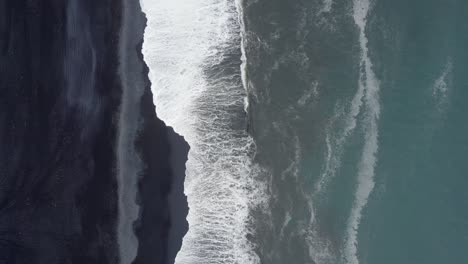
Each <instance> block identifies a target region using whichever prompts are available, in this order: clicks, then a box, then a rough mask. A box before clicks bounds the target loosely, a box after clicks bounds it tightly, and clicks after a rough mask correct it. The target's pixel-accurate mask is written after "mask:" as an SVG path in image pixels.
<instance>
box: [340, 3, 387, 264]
mask: <svg viewBox="0 0 468 264" xmlns="http://www.w3.org/2000/svg"><path fill="white" fill-rule="evenodd" d="M369 9H370V2H369V0H354V6H353V18H354V22H355V24H356V25H357V27H358V29H359V44H360V48H361V61H360V66H361V71H360V76H359V87H360V89H361V87H363V88H364V89H365V91H364V93H365V120H364V124H363V126H364V131H365V142H364V146H363V151H362V156H361V161H360V163H359V166H358V178H357V189H356V192H355V198H354V203H353V207H352V209H351V215H350V217H349V219H348V227H347V237H346V242H345V251H344V254H345V256H344V257H345V260H346V262H347V263H350V264H358V263H359V259H358V256H357V251H358V241H357V235H358V228H359V224H360V222H361V218H362V211H363V209H364V208H365V206H366V205H367V201H368V199H369V195H370V194H371V192H372V190H373V188H374V185H375V183H374V173H375V165H376V163H377V157H376V154H377V150H378V119H379V116H380V103H379V86H380V84H379V81H378V80H377V77H376V76H375V73H374V71H373V69H372V67H373V66H372V62H371V59H370V57H369V50H368V47H367V43H368V39H367V36H366V32H365V31H366V25H367V17H368V13H369Z"/></svg>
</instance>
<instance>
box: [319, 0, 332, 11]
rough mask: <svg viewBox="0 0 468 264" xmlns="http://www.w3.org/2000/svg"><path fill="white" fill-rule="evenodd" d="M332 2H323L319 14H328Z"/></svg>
mask: <svg viewBox="0 0 468 264" xmlns="http://www.w3.org/2000/svg"><path fill="white" fill-rule="evenodd" d="M332 6H333V0H323V3H322V8H321V9H320V13H328V12H330V11H331V10H332Z"/></svg>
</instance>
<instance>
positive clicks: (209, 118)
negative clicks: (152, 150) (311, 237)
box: [142, 0, 261, 264]
mask: <svg viewBox="0 0 468 264" xmlns="http://www.w3.org/2000/svg"><path fill="white" fill-rule="evenodd" d="M236 4H237V3H236V2H234V1H228V0H154V1H153V0H151V1H150V0H142V7H143V11H144V12H145V13H146V15H147V18H148V25H147V28H146V31H145V41H144V45H143V54H144V59H145V61H146V63H147V64H148V66H149V68H150V80H151V82H152V91H153V94H154V102H155V105H156V111H157V115H158V117H159V118H161V119H162V120H163V121H164V122H165V123H166V124H167V125H169V126H171V127H173V128H174V130H175V131H176V132H177V133H179V134H180V135H182V136H183V137H184V138H185V140H186V141H187V142H188V143H189V145H190V152H189V158H188V161H187V164H186V167H187V169H186V179H185V194H186V195H187V199H188V204H189V208H190V209H189V214H188V216H187V220H188V222H189V231H188V233H187V234H186V236H185V237H184V240H183V244H182V248H181V250H180V252H179V253H178V255H177V258H176V263H191V264H192V263H203V264H208V263H242V264H244V263H245V264H248V263H258V262H259V260H258V257H257V255H256V254H255V253H254V251H253V247H252V245H251V243H250V242H249V241H248V239H247V235H248V233H249V232H250V230H249V221H250V217H249V214H250V209H251V208H252V207H253V206H255V203H256V202H258V201H259V199H257V198H258V197H260V196H261V195H258V190H259V186H258V183H257V182H256V181H255V180H254V175H255V174H256V168H255V166H254V165H253V163H252V156H253V155H254V151H255V145H254V142H253V139H252V138H251V137H250V136H249V135H248V133H247V132H246V113H245V111H244V108H247V104H246V100H245V97H246V91H245V89H244V87H245V79H246V73H245V60H246V58H245V56H243V55H242V52H241V51H242V41H241V32H240V30H241V25H242V21H241V19H240V18H242V16H241V14H239V13H238V11H239V10H240V9H239V6H238V5H237V6H236ZM241 59H242V61H244V64H242V65H244V66H241ZM241 69H242V70H241ZM243 83H244V85H243Z"/></svg>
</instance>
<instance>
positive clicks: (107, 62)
mask: <svg viewBox="0 0 468 264" xmlns="http://www.w3.org/2000/svg"><path fill="white" fill-rule="evenodd" d="M125 3H126V4H127V6H128V5H130V6H131V5H133V7H138V8H132V9H131V12H135V13H133V14H132V13H130V15H129V16H128V17H129V18H133V17H134V18H135V19H143V18H142V17H143V14H142V13H141V11H139V4H138V1H137V0H127V1H126V2H125ZM123 6H124V5H122V3H121V2H120V1H113V0H80V1H78V0H68V1H61V0H41V1H39V0H34V1H26V0H4V1H1V2H0V263H28V264H33V263H48V264H53V263H57V264H58V263H60V264H62V263H80V264H81V263H87V264H91V263H99V264H103V263H119V259H120V258H121V255H122V254H121V253H122V252H120V251H121V249H120V247H119V244H118V234H117V229H118V226H119V223H118V221H119V220H122V219H119V215H120V214H119V208H121V206H120V205H119V197H120V196H119V193H118V192H119V190H122V189H119V188H118V186H119V181H118V178H117V175H118V169H119V168H120V167H121V166H120V164H118V163H119V159H118V158H117V156H118V153H117V152H118V150H119V145H118V143H117V142H118V139H119V135H120V139H122V137H126V136H128V137H129V138H125V141H126V142H134V144H133V145H132V146H131V147H132V149H134V150H135V151H133V150H130V151H128V152H127V154H126V155H127V156H125V158H128V159H126V160H130V161H133V160H139V161H140V162H141V163H138V164H135V167H137V166H140V167H141V168H140V170H139V173H138V174H136V175H124V176H125V177H137V179H136V180H135V182H138V185H136V186H135V188H138V192H139V194H138V201H137V202H138V204H139V205H140V206H141V208H138V209H139V210H140V215H139V219H138V221H136V222H135V223H134V224H133V227H134V229H135V231H136V237H137V238H138V244H137V245H135V247H138V256H137V257H136V259H135V261H134V262H133V263H171V261H172V258H173V257H174V256H173V252H175V251H176V250H174V248H177V247H180V243H181V239H182V236H183V235H184V234H185V232H186V228H187V227H186V222H185V216H186V214H187V204H186V200H185V196H183V186H182V182H183V180H182V181H181V180H180V179H183V173H184V169H183V168H182V167H183V164H184V163H185V160H186V157H187V151H188V146H187V145H186V143H185V142H184V141H183V139H182V138H180V137H178V136H176V135H175V134H174V132H173V131H172V130H171V129H168V128H167V127H166V126H165V125H164V123H163V122H161V121H160V120H159V119H158V118H157V117H156V114H155V111H154V105H153V102H152V94H151V91H150V83H149V81H148V79H147V70H146V66H144V63H143V61H142V56H141V41H142V39H143V35H142V34H143V28H142V27H144V24H143V25H138V23H133V24H132V25H133V26H138V27H140V28H133V29H132V28H130V30H134V32H137V33H138V34H140V37H139V39H138V40H133V41H131V42H128V43H133V42H135V43H139V45H135V46H133V47H129V49H128V50H127V52H128V56H127V57H125V58H122V57H121V47H120V46H119V45H121V43H122V42H121V41H120V40H121V38H125V37H128V36H122V35H121V32H122V23H123V20H122V14H123V11H124V10H123ZM127 58H133V60H135V61H139V62H140V63H141V64H142V68H143V69H144V70H142V71H141V72H139V73H138V74H136V75H134V76H137V77H136V78H139V81H140V82H141V83H142V84H144V87H142V89H143V90H144V92H143V94H142V97H141V98H140V99H139V100H137V101H135V102H134V104H133V105H130V106H131V107H130V108H129V109H131V111H133V112H135V113H137V114H136V117H137V118H138V119H137V120H136V124H137V126H138V127H135V128H134V129H135V131H136V132H137V133H135V134H132V133H129V134H126V133H124V134H122V133H121V132H122V127H121V126H122V124H125V120H124V121H122V119H121V118H122V115H121V109H122V103H123V102H124V101H125V100H126V98H125V97H124V96H125V93H124V89H125V88H128V87H124V85H123V83H122V76H121V74H120V72H119V67H120V66H121V65H123V64H125V63H127V62H126V61H125V60H126V59H127ZM129 92H131V91H127V94H129ZM119 132H120V133H121V134H119ZM171 153H172V154H171ZM121 157H122V156H121ZM171 165H176V166H182V167H177V168H171ZM175 179H177V180H175ZM171 190H173V192H172V195H173V196H174V195H175V197H178V198H177V199H172V200H171V201H173V202H172V203H169V200H168V195H169V193H171ZM135 199H137V197H135ZM174 201H175V202H174ZM131 202H133V201H131ZM169 205H171V206H172V208H170V207H169ZM171 212H177V216H178V217H179V218H180V217H183V219H182V220H181V219H177V220H174V219H173V214H174V213H172V214H171ZM169 241H172V242H171V245H170V246H168V245H169ZM174 241H176V242H175V243H174ZM168 252H169V253H168Z"/></svg>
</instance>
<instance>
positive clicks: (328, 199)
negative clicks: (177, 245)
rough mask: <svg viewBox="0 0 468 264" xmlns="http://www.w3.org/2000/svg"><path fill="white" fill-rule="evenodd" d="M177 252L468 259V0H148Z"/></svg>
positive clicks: (272, 263)
mask: <svg viewBox="0 0 468 264" xmlns="http://www.w3.org/2000/svg"><path fill="white" fill-rule="evenodd" d="M142 6H143V10H144V12H145V13H146V15H147V18H148V26H147V28H146V32H145V43H144V45H143V53H144V57H145V61H146V63H147V64H148V66H149V68H150V79H151V81H152V90H153V93H154V101H155V104H156V111H157V114H158V116H159V117H160V118H161V119H162V120H164V121H165V122H166V123H167V124H168V125H170V126H172V127H174V129H175V131H176V132H178V133H179V134H181V135H182V136H184V137H185V139H186V140H187V142H188V143H189V145H190V147H191V150H190V152H189V161H188V163H187V171H186V180H185V193H186V195H187V198H188V203H189V207H190V211H189V215H188V217H187V220H188V222H189V231H188V233H187V235H186V236H185V238H184V241H183V245H182V248H181V250H180V252H179V254H178V256H177V259H176V263H240V264H249V263H266V264H284V263H291V264H296V263H297V264H302V263H317V264H319V263H325V264H327V263H332V264H333V263H349V264H357V263H370V264H373V263H378V264H385V263H400V264H404V263H408V264H409V263H468V251H467V250H466V249H467V247H468V211H467V208H468V192H466V191H465V188H466V186H468V176H467V171H468V163H467V162H466V161H465V159H466V157H467V156H468V138H467V136H466V135H468V124H467V122H466V117H465V115H466V114H467V113H468V104H466V102H465V101H466V100H467V99H468V87H467V86H468V77H467V76H466V74H464V71H465V70H466V69H467V66H468V65H467V63H468V51H467V50H466V48H465V47H467V46H468V34H467V33H468V16H466V14H468V2H466V1H460V0H458V1H457V0H445V1H442V0H425V1H423V0H413V1H404V0H394V1H385V0H334V1H333V0H309V1H303V0H288V1H285V0H243V1H242V0H238V1H234V0H184V1H182V0H179V1H176V0H143V1H142Z"/></svg>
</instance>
